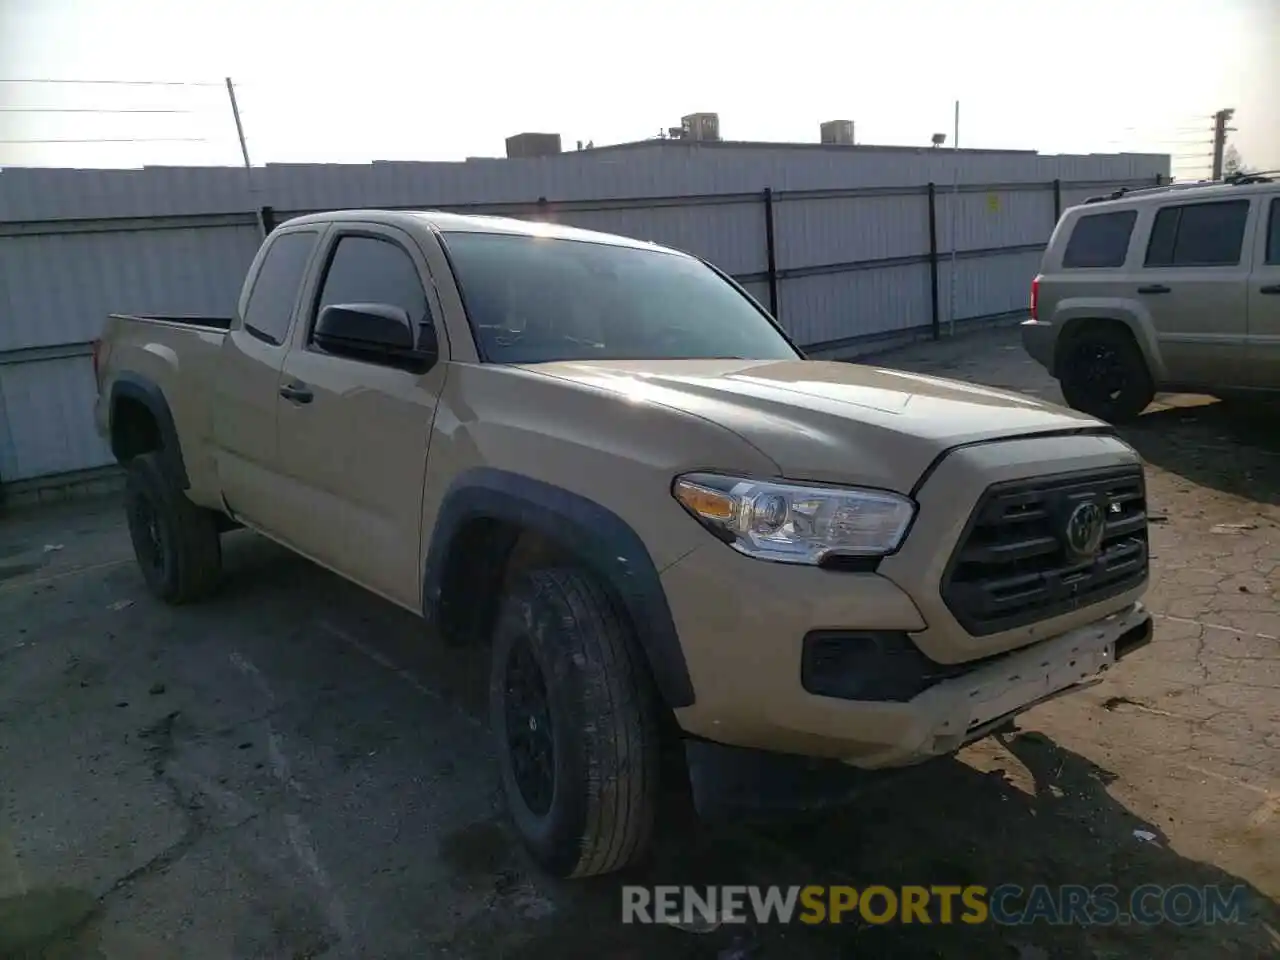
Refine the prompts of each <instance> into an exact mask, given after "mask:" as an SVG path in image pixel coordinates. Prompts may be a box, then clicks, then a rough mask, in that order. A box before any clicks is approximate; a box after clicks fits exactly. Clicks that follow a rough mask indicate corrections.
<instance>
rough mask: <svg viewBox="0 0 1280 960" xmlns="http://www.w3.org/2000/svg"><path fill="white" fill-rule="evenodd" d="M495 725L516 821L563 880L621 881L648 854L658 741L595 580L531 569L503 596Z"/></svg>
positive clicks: (496, 647) (493, 690) (645, 693)
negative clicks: (602, 877) (600, 877)
mask: <svg viewBox="0 0 1280 960" xmlns="http://www.w3.org/2000/svg"><path fill="white" fill-rule="evenodd" d="M489 705H490V716H491V720H492V725H493V734H494V739H495V746H496V749H497V754H498V762H499V766H500V768H501V775H502V786H503V792H504V794H505V795H506V799H507V806H508V808H509V810H510V812H511V818H512V820H513V821H514V823H515V826H516V829H517V830H518V832H519V833H520V836H521V839H522V840H523V841H524V843H525V845H526V846H527V847H528V848H529V851H530V853H531V854H532V855H533V857H534V859H535V860H537V861H538V863H539V864H540V865H541V866H542V867H543V868H544V869H545V870H547V871H548V872H549V873H551V874H553V875H554V876H557V877H586V876H592V875H597V874H603V873H610V872H612V871H615V870H619V869H621V868H622V867H625V866H627V865H628V864H631V863H634V862H636V861H637V860H639V859H640V858H641V857H643V856H644V854H645V853H646V852H647V850H648V846H649V841H650V838H651V836H652V833H653V824H654V818H655V811H656V807H657V801H658V764H659V736H658V724H657V715H656V709H655V701H654V698H653V693H652V691H651V690H650V684H649V681H648V675H647V673H646V672H645V668H644V665H643V664H642V663H641V661H640V660H639V658H638V656H637V651H636V646H635V643H634V641H633V639H632V637H631V635H630V628H629V626H628V623H627V621H626V618H625V617H624V616H623V615H622V614H621V611H620V610H619V609H618V608H617V606H616V604H615V603H614V602H613V601H612V600H611V598H610V597H609V595H608V594H607V593H606V592H605V591H604V590H603V588H602V587H601V586H600V584H598V583H597V582H596V581H595V580H594V579H593V578H592V577H591V576H590V575H588V574H587V573H585V572H583V571H581V570H577V569H574V568H565V567H561V568H555V569H545V570H532V571H529V572H528V573H525V574H523V575H521V576H520V577H519V578H518V579H517V580H516V581H515V582H514V583H513V584H512V586H511V587H510V589H509V590H508V592H507V594H506V596H504V597H503V601H502V604H501V608H500V610H499V613H498V622H497V626H496V629H495V632H494V642H493V662H492V669H491V674H490V683H489Z"/></svg>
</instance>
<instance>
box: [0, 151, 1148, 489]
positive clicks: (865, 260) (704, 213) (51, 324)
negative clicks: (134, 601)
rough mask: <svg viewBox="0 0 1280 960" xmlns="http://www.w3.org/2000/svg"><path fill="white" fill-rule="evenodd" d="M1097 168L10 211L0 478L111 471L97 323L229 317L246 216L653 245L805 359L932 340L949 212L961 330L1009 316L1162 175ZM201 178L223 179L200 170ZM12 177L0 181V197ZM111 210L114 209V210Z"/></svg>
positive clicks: (944, 298)
mask: <svg viewBox="0 0 1280 960" xmlns="http://www.w3.org/2000/svg"><path fill="white" fill-rule="evenodd" d="M1032 158H1033V159H1035V160H1037V161H1040V160H1044V159H1057V158H1039V157H1035V156H1034V155H1032ZM567 159H568V158H566V160H567ZM725 159H726V160H727V159H728V158H725ZM1073 159H1084V160H1094V159H1098V158H1092V157H1090V158H1073ZM1100 159H1107V160H1112V161H1118V160H1122V159H1123V160H1125V161H1128V162H1127V163H1126V164H1124V165H1123V166H1122V167H1121V165H1120V164H1115V163H1113V164H1112V165H1111V166H1112V169H1115V168H1116V167H1121V169H1119V170H1117V171H1116V172H1117V173H1121V174H1123V175H1121V176H1118V177H1114V178H1113V179H1092V180H1088V181H1079V180H1077V181H1064V180H1061V179H1055V180H1053V181H1035V180H1025V179H1017V180H1007V181H999V182H995V181H993V182H989V183H982V182H973V181H972V180H970V181H969V182H963V183H960V184H959V185H958V188H956V187H954V186H953V184H951V183H946V184H933V183H919V184H908V183H901V182H899V183H894V182H892V180H890V182H889V183H887V184H884V185H878V184H877V185H863V186H857V187H840V188H816V189H777V190H775V189H759V190H750V191H743V192H710V193H704V194H696V195H675V194H672V195H662V196H658V195H643V194H636V193H635V187H634V185H633V187H632V189H631V191H628V192H629V193H631V194H632V195H628V196H614V197H611V198H583V199H572V200H558V201H548V200H546V199H545V195H542V198H538V197H537V196H535V198H533V199H532V200H531V201H529V200H526V201H523V202H510V201H505V202H504V201H498V202H477V201H475V200H468V201H463V202H454V203H447V202H440V190H439V185H438V184H432V185H431V186H434V187H436V189H426V190H424V191H423V193H424V194H426V196H424V197H423V202H422V203H419V204H415V203H414V202H413V200H412V199H408V200H406V201H405V202H398V203H391V204H389V203H385V202H382V203H378V202H377V199H376V197H374V198H368V199H366V198H365V197H359V198H353V199H356V202H351V199H348V197H347V196H344V195H343V194H344V193H348V194H349V191H342V190H335V191H333V192H334V194H335V195H336V196H335V199H338V200H339V201H341V202H340V203H335V204H333V205H332V206H329V207H325V206H324V205H323V204H317V203H314V202H313V203H308V204H306V205H305V206H304V205H302V204H296V203H295V205H294V206H293V207H291V208H287V209H281V208H279V207H271V206H263V207H260V208H259V209H258V210H254V211H251V212H236V211H234V210H226V209H221V210H218V209H217V208H219V207H224V208H225V206H227V205H228V203H227V199H226V198H225V197H217V196H214V197H213V199H212V201H211V200H210V199H209V198H208V195H206V198H205V202H204V203H203V204H202V206H204V208H205V210H208V209H209V207H213V208H215V210H217V212H202V213H191V214H182V213H178V212H176V211H173V210H172V207H171V206H170V207H168V210H167V212H165V213H163V214H159V215H157V214H151V215H144V216H127V215H125V216H118V215H117V216H112V215H106V216H96V217H95V218H93V219H70V218H67V217H66V216H65V213H64V214H63V215H62V216H54V217H51V218H48V219H30V220H16V219H10V220H9V221H8V222H0V311H2V316H0V483H4V484H8V483H12V482H14V481H30V480H32V479H33V478H41V477H52V476H58V475H66V474H70V473H75V472H77V471H84V470H89V469H92V468H95V467H98V466H101V465H103V464H106V463H108V462H109V461H110V455H109V452H108V450H107V448H106V446H105V444H103V443H102V442H101V440H100V439H99V438H98V437H97V436H96V434H95V433H94V432H93V425H92V404H93V398H94V385H93V378H92V372H91V367H90V363H89V353H90V349H91V342H92V339H93V337H94V336H96V335H97V333H98V331H99V330H100V328H101V324H102V320H103V318H104V316H105V314H107V313H109V312H126V313H127V312H135V313H168V314H208V315H227V314H230V313H231V312H232V310H233V307H234V303H235V299H236V296H237V294H238V292H239V288H240V283H241V279H242V275H243V273H244V270H245V268H246V267H247V266H248V264H249V262H250V260H251V259H252V257H253V255H254V252H255V250H256V249H257V246H258V243H259V239H260V234H259V227H258V218H259V216H260V215H262V216H264V217H265V219H266V220H267V222H268V225H270V223H272V222H275V223H279V222H282V221H283V220H284V219H286V218H287V217H289V216H294V215H296V214H299V213H304V212H312V211H314V210H318V209H334V208H336V207H339V206H342V207H352V206H383V207H401V208H412V207H414V206H417V207H419V208H422V207H430V208H433V209H455V210H467V211H474V212H484V213H501V214H510V215H515V216H523V217H532V218H547V219H554V220H556V221H560V222H565V223H571V224H574V225H576V226H582V227H587V228H590V229H596V230H604V231H607V232H611V233H620V234H624V235H628V236H633V237H638V238H641V239H646V240H653V241H655V242H658V243H663V244H666V245H669V246H673V247H677V248H681V249H685V250H689V251H691V252H693V253H696V254H698V255H700V256H703V257H706V258H708V259H710V260H711V261H713V262H714V263H716V264H717V265H718V266H720V267H721V268H722V269H724V270H726V271H727V272H729V273H731V274H733V275H734V276H735V277H736V278H737V279H738V280H739V281H740V282H742V283H743V284H744V285H745V286H746V287H747V289H749V290H750V291H751V292H752V293H753V295H755V296H756V297H757V299H759V300H760V302H761V303H763V304H765V305H767V306H770V307H771V308H772V309H773V310H774V312H775V313H776V314H777V316H778V318H779V319H780V320H781V322H782V323H783V325H784V326H785V327H786V328H787V329H788V331H789V332H790V333H791V334H792V335H793V336H794V337H795V339H796V340H797V341H798V342H800V343H801V344H803V345H805V346H806V347H807V348H808V349H809V350H810V352H816V353H821V354H824V355H841V354H842V353H844V354H851V353H854V352H856V351H857V349H858V348H859V347H860V346H863V345H865V344H866V343H867V342H868V341H869V340H871V341H875V340H877V339H879V338H884V337H893V336H896V335H902V334H909V333H910V332H912V331H919V332H921V333H923V334H924V335H929V334H930V333H933V334H935V335H936V333H937V331H939V330H941V331H942V332H944V333H945V331H946V329H947V328H948V326H949V323H950V320H951V309H950V299H951V286H950V283H951V251H950V238H951V236H952V235H953V234H952V229H953V224H952V217H955V223H954V237H955V248H956V257H955V271H956V278H955V280H956V284H955V291H954V298H955V318H956V321H957V323H965V322H968V321H973V320H977V319H985V318H997V317H1001V316H1006V315H1013V314H1016V313H1018V312H1020V311H1022V310H1023V309H1024V308H1025V304H1026V301H1027V295H1028V285H1029V282H1030V278H1031V276H1032V275H1033V274H1034V272H1035V269H1036V266H1037V264H1038V260H1039V256H1040V252H1041V250H1042V249H1043V246H1044V243H1045V241H1046V240H1047V238H1048V236H1049V234H1050V232H1051V231H1052V229H1053V225H1054V223H1055V222H1056V219H1057V215H1058V212H1059V211H1060V210H1061V209H1063V208H1065V207H1066V206H1069V205H1071V204H1073V203H1076V202H1079V201H1080V200H1081V199H1082V198H1083V197H1084V196H1087V195H1089V194H1091V193H1098V192H1100V191H1103V190H1110V189H1114V188H1115V187H1118V186H1122V185H1125V186H1143V185H1150V184H1153V183H1156V182H1158V180H1159V178H1160V177H1161V176H1163V174H1162V173H1160V172H1159V167H1160V166H1161V165H1167V159H1166V158H1132V157H1124V158H1119V157H1116V158H1100ZM1135 159H1137V160H1140V161H1148V162H1147V163H1145V164H1135V163H1134V162H1133V161H1134V160H1135ZM1150 161H1157V162H1156V163H1155V164H1153V163H1151V162H1150ZM1160 161H1162V162H1163V164H1161V163H1160ZM498 162H499V163H510V162H504V161H498ZM553 162H555V161H553ZM596 162H597V163H603V162H604V161H602V160H600V161H596ZM519 163H520V164H524V163H525V162H524V161H520V162H519ZM566 165H567V164H566ZM417 166H423V167H428V166H444V165H435V164H423V165H417ZM449 166H464V165H462V164H457V165H449ZM484 166H488V162H485V163H484ZM1153 166H1154V168H1155V170H1156V172H1154V173H1152V172H1150V171H1152V169H1153ZM374 167H375V168H376V167H377V165H374ZM1137 167H1141V168H1143V169H1142V174H1143V175H1138V169H1136V168H1137ZM268 170H271V168H268ZM15 172H17V173H35V171H6V172H5V174H4V175H3V177H4V178H9V177H10V176H11V174H12V173H15ZM144 172H145V171H144ZM201 172H203V173H207V174H209V175H211V176H212V175H214V174H217V175H218V176H220V177H224V176H226V171H196V173H201ZM271 172H272V173H273V174H277V175H278V174H279V171H278V170H271ZM762 172H763V171H762ZM930 172H931V171H930ZM1090 172H1093V171H1090ZM1098 172H1102V171H1098ZM1108 172H1109V171H1108ZM55 173H84V174H89V173H99V172H98V171H56V172H55ZM135 173H136V172H135ZM240 175H241V176H243V171H241V172H240ZM780 179H782V181H783V182H786V181H787V179H794V178H787V177H782V178H780ZM844 179H846V182H847V177H846V178H844ZM882 179H890V178H882ZM899 179H900V178H899ZM11 184H12V181H10V182H9V183H4V182H3V180H0V187H7V186H10V185H11ZM539 186H541V184H539ZM953 190H954V191H955V192H954V193H953ZM241 191H243V187H241ZM386 192H390V191H386ZM386 192H384V194H385V193H386ZM459 192H463V191H459ZM466 192H470V191H466ZM391 193H392V196H393V198H395V196H394V192H391ZM276 195H278V196H279V197H280V199H281V200H282V201H285V202H286V203H287V202H288V201H290V200H298V199H302V197H298V196H296V195H290V193H289V192H285V191H274V190H272V191H269V192H262V191H259V192H257V193H256V194H255V199H257V200H259V201H261V200H263V199H270V198H272V197H273V196H276ZM464 195H465V192H464ZM240 196H241V198H242V199H243V196H244V194H243V192H241V194H240ZM526 196H527V195H526ZM400 198H401V199H403V193H401V194H400ZM6 199H7V201H8V203H7V204H6V203H5V202H4V201H5V200H6ZM370 199H372V200H373V201H374V202H369V201H370ZM14 200H15V194H14V193H12V192H10V193H7V194H6V192H5V191H4V190H0V212H8V214H9V216H10V217H12V216H13V213H15V212H18V211H15V210H12V209H10V210H9V211H5V206H6V205H7V206H8V207H10V208H13V207H14V206H15V205H16V204H15V202H14ZM90 206H92V205H90ZM114 206H115V207H116V209H115V210H113V211H112V212H118V213H125V212H127V210H126V209H119V208H120V206H121V205H120V204H114ZM125 206H126V208H127V206H128V205H125ZM153 209H154V207H153ZM59 212H61V211H59ZM104 212H106V211H104Z"/></svg>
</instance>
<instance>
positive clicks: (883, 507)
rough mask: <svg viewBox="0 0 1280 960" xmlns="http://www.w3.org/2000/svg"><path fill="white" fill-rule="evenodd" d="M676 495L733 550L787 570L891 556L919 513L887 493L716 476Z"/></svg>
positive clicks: (692, 477) (689, 478) (682, 480)
mask: <svg viewBox="0 0 1280 960" xmlns="http://www.w3.org/2000/svg"><path fill="white" fill-rule="evenodd" d="M671 492H672V493H673V494H674V495H675V498H676V499H677V500H678V501H680V503H681V504H682V505H683V506H684V508H685V509H686V510H688V511H689V512H690V513H692V514H693V515H694V516H695V517H697V518H698V519H699V520H700V521H702V523H703V524H704V525H705V526H707V527H708V528H709V529H710V530H711V531H712V532H713V533H715V534H716V535H717V536H718V537H720V539H722V540H724V541H725V542H726V543H728V544H729V545H730V546H731V547H733V548H734V549H735V550H738V551H740V552H742V553H745V554H746V555H747V556H749V557H758V558H760V559H762V560H779V561H782V562H784V563H808V564H818V563H821V562H822V560H823V558H824V557H827V556H836V555H838V556H855V557H882V556H885V555H886V554H890V553H893V552H894V551H895V550H897V549H898V547H899V546H901V544H902V539H903V537H904V536H906V533H907V528H908V527H909V526H910V525H911V519H912V517H914V516H915V511H916V505H915V503H914V502H913V501H911V500H909V499H908V498H906V497H903V496H900V495H899V494H896V493H890V492H888V491H885V490H867V489H862V488H858V487H834V486H832V487H828V486H817V485H813V484H799V483H776V482H773V481H769V480H751V479H748V478H746V477H726V476H720V475H717V474H713V473H687V474H684V475H683V476H680V477H676V480H675V483H674V484H673V485H672V489H671Z"/></svg>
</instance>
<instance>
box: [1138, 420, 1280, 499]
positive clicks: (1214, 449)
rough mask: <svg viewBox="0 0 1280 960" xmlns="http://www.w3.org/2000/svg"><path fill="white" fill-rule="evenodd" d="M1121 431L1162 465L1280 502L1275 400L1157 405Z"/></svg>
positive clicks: (1214, 485) (1201, 481) (1204, 482)
mask: <svg viewBox="0 0 1280 960" xmlns="http://www.w3.org/2000/svg"><path fill="white" fill-rule="evenodd" d="M1177 399H1178V400H1181V399H1182V398H1177ZM1120 433H1121V435H1122V436H1123V437H1124V439H1125V440H1126V441H1127V442H1128V443H1130V444H1132V445H1133V447H1134V448H1135V449H1136V450H1137V451H1138V452H1139V453H1140V454H1141V455H1142V458H1143V459H1144V460H1146V461H1147V462H1148V463H1150V464H1152V465H1154V466H1157V467H1159V468H1161V469H1162V470H1167V471H1169V472H1170V473H1174V474H1177V475H1178V476H1181V477H1184V478H1185V479H1187V480H1190V481H1191V482H1192V483H1195V484H1198V485H1200V486H1204V487H1209V488H1211V489H1214V490H1220V491H1222V492H1223V493H1228V494H1231V495H1233V496H1238V497H1243V498H1245V499H1247V500H1252V501H1254V502H1255V503H1263V504H1270V505H1276V504H1280V404H1277V403H1276V402H1274V401H1263V400H1259V401H1244V400H1240V401H1216V402H1209V403H1203V404H1195V405H1182V404H1179V405H1176V406H1170V407H1166V408H1164V409H1158V410H1153V411H1151V412H1149V413H1147V414H1145V415H1143V416H1142V417H1140V418H1138V420H1136V421H1134V422H1133V423H1132V424H1129V425H1126V426H1125V427H1123V428H1122V429H1121V431H1120Z"/></svg>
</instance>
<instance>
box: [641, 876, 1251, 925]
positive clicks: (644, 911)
mask: <svg viewBox="0 0 1280 960" xmlns="http://www.w3.org/2000/svg"><path fill="white" fill-rule="evenodd" d="M1246 899H1247V893H1246V890H1245V888H1244V887H1243V886H1234V887H1220V886H1205V887H1197V886H1191V885H1190V884H1178V885H1175V886H1159V885H1157V884H1145V885H1142V886H1139V887H1135V888H1134V889H1133V890H1130V891H1121V890H1120V889H1119V888H1118V887H1116V886H1114V885H1112V884H1099V885H1095V886H1084V885H1080V884H1065V885H1062V886H1052V887H1051V886H1046V885H1036V886H1031V887H1022V886H1018V885H1016V884H1001V885H999V886H995V887H985V886H978V885H969V886H959V885H956V886H949V885H931V886H898V887H889V886H879V885H873V886H867V887H861V888H859V887H852V886H820V885H810V886H804V887H799V886H795V887H776V886H775V887H759V886H721V887H678V886H657V887H641V886H624V887H623V888H622V922H623V923H664V924H686V925H689V924H702V925H706V924H710V925H719V924H724V923H746V922H748V921H755V922H756V923H760V924H768V923H794V922H799V923H807V924H822V923H842V922H853V921H855V920H856V921H859V922H863V923H871V924H887V923H920V924H955V923H962V924H983V923H995V924H1000V925H1005V926H1025V925H1028V924H1036V923H1046V924H1053V925H1075V926H1110V925H1115V924H1139V925H1144V926H1152V925H1155V924H1160V923H1172V924H1176V925H1179V926H1189V925H1193V924H1214V923H1240V922H1242V920H1241V914H1242V911H1243V908H1244V906H1245V904H1246Z"/></svg>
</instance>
